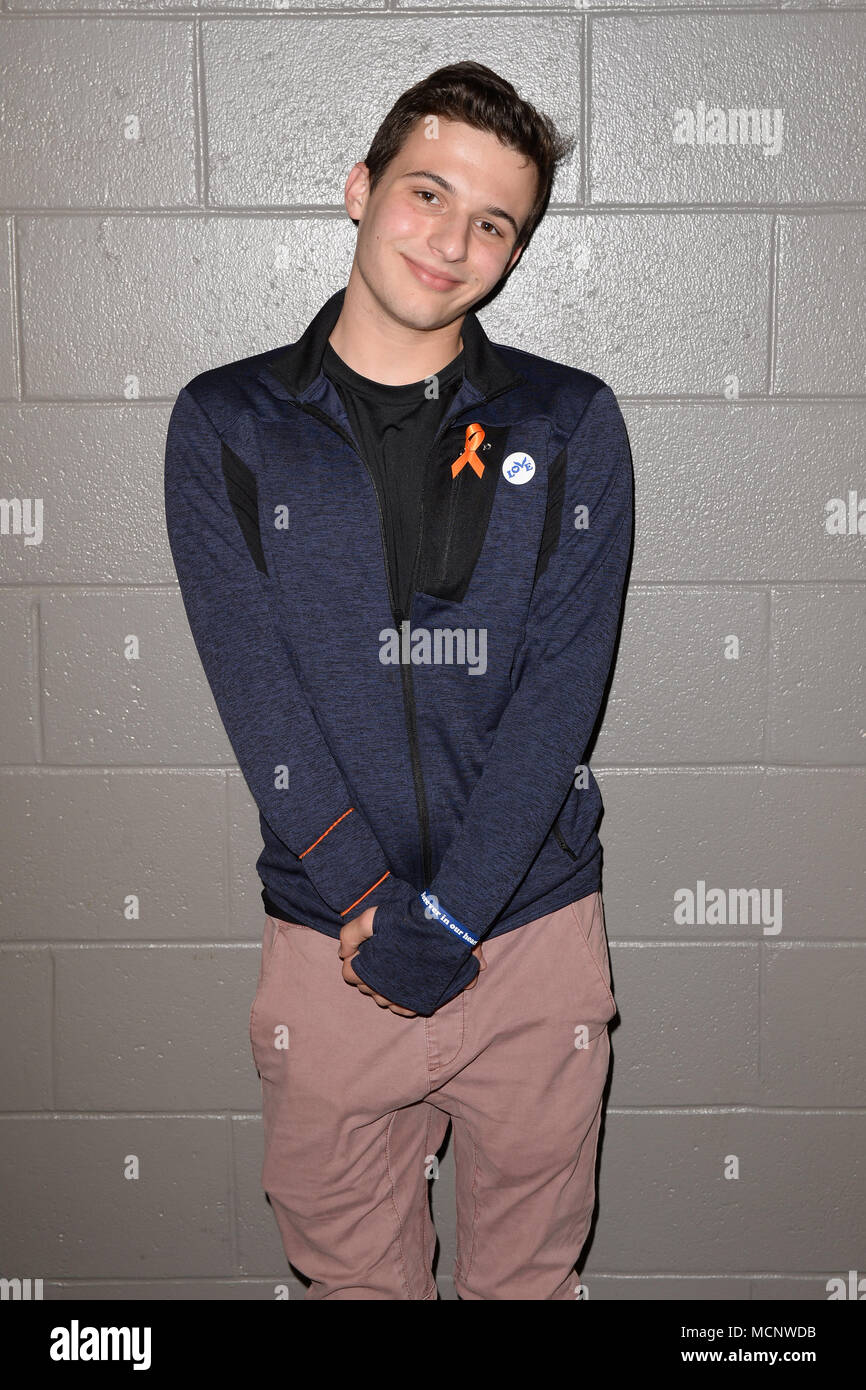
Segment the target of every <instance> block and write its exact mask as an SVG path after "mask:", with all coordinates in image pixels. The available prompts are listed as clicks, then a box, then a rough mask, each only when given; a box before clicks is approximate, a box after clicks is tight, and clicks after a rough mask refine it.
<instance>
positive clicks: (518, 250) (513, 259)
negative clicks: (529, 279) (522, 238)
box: [502, 243, 525, 275]
mask: <svg viewBox="0 0 866 1390" xmlns="http://www.w3.org/2000/svg"><path fill="white" fill-rule="evenodd" d="M524 244H525V243H524ZM522 255H523V246H517V247H515V249H514V250H513V251H512V253H511V256H510V258H509V261H508V265H507V266H506V267H505V269H504V270H503V272H502V274H503V275H507V274H508V272H509V270H511V268H512V266H515V265H516V264H517V262H518V261H519V260H520V257H521V256H522Z"/></svg>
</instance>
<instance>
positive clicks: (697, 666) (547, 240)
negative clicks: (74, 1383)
mask: <svg viewBox="0 0 866 1390" xmlns="http://www.w3.org/2000/svg"><path fill="white" fill-rule="evenodd" d="M79 11H81V13H79ZM0 38H2V44H0V55H2V56H0V80H2V105H0V129H2V156H0V207H2V209H3V215H4V224H3V232H4V237H5V243H4V245H5V254H4V255H3V257H2V260H0V464H2V468H0V493H2V495H3V496H4V497H6V498H25V499H35V498H41V499H43V509H44V510H43V516H44V522H43V525H44V534H43V538H42V542H41V543H40V544H38V545H27V544H25V543H24V539H23V536H21V535H20V534H18V535H16V534H14V533H11V534H3V535H2V536H0V560H2V586H0V640H2V649H3V654H4V660H3V662H2V666H0V796H2V809H0V824H2V836H3V854H2V859H3V862H2V943H0V958H2V965H3V969H2V975H0V994H2V1020H3V1021H2V1045H3V1051H4V1057H5V1058H6V1065H5V1066H4V1068H3V1074H2V1080H0V1087H2V1113H0V1135H2V1141H0V1273H2V1274H3V1275H6V1276H8V1277H12V1276H16V1275H17V1276H19V1277H25V1276H31V1277H40V1278H43V1279H44V1280H45V1289H46V1297H52V1298H64V1297H75V1298H82V1297H84V1298H94V1299H100V1298H105V1297H111V1298H137V1297H155V1298H168V1297H171V1298H209V1299H221V1298H232V1299H236V1298H270V1297H273V1291H274V1286H275V1285H277V1284H280V1283H283V1282H284V1281H285V1279H286V1275H287V1272H288V1271H287V1266H286V1264H285V1260H284V1256H283V1253H282V1248H281V1246H280V1244H279V1240H278V1236H277V1230H276V1225H275V1222H274V1221H273V1218H272V1214H271V1212H270V1209H269V1208H268V1206H267V1204H266V1202H265V1200H264V1197H263V1195H262V1193H261V1190H260V1187H259V1167H260V1144H261V1132H260V1121H259V1102H260V1092H259V1082H258V1079H257V1076H256V1072H255V1068H254V1065H253V1062H252V1058H251V1055H250V1054H249V1049H248V1038H247V1021H248V1011H249V1006H250V1002H251V1000H252V995H253V992H254V988H255V981H256V976H257V971H258V950H259V942H260V935H261V928H262V909H261V900H260V898H259V888H260V884H259V882H258V879H257V878H256V876H255V873H254V869H253V865H254V861H255V858H256V855H257V854H258V849H259V839H258V825H257V816H256V812H255V807H254V805H253V803H252V800H251V798H250V796H249V793H248V791H247V788H246V785H245V783H244V781H243V779H242V777H241V776H240V773H239V771H238V769H237V766H236V764H235V762H234V760H233V756H232V751H231V748H230V745H229V743H228V740H227V738H226V736H225V733H224V731H223V729H222V726H221V723H220V721H219V718H218V716H217V714H216V711H215V708H214V706H213V703H212V700H211V697H210V693H209V689H208V687H207V684H206V682H205V679H204V676H203V673H202V670H201V667H200V664H199V662H198V658H197V655H196V653H195V649H194V646H193V643H192V639H191V636H190V634H189V630H188V628H187V626H186V621H185V617H184V613H183V608H182V604H181V600H180V597H179V593H178V591H177V587H176V582H175V577H174V569H173V565H172V562H171V557H170V553H169V550H168V544H167V539H166V536H165V532H164V522H163V513H162V494H161V478H162V445H163V439H164V432H165V426H166V423H167V419H168V412H169V408H170V405H171V402H172V400H173V399H174V396H175V395H176V393H177V390H178V389H179V387H180V386H181V385H182V384H183V383H184V382H185V381H186V380H188V379H189V378H190V377H191V376H193V375H194V374H196V373H197V372H199V371H202V370H204V369H205V368H206V367H208V366H210V365H215V364H217V363H219V362H223V361H228V360H230V359H233V358H237V357H241V356H244V355H246V354H247V353H252V352H256V351H261V350H263V349H265V348H267V347H271V346H276V345H278V344H281V343H288V342H290V341H292V340H294V339H295V338H296V337H297V336H298V334H299V333H300V332H301V331H302V329H303V328H304V326H305V325H306V323H307V322H308V321H309V318H310V317H311V316H312V314H313V313H314V312H315V311H316V309H317V308H318V307H319V306H320V304H321V303H322V302H323V300H324V299H325V298H326V297H327V295H329V294H330V293H331V292H332V291H333V290H334V289H336V288H338V287H339V286H340V285H342V284H345V282H346V279H347V277H348V271H349V266H350V264H351V256H352V246H353V241H354V235H355V233H354V230H353V228H352V226H351V223H350V222H349V220H348V218H347V217H346V215H345V212H344V210H343V208H342V187H343V181H344V179H345V175H346V173H347V172H348V169H349V167H350V166H351V164H352V163H353V162H354V161H355V160H356V159H358V158H362V157H363V154H364V153H365V151H366V148H367V144H368V142H369V138H370V137H371V135H372V133H373V131H374V129H375V127H376V125H377V124H378V121H379V119H380V118H381V116H382V115H383V114H384V112H385V110H386V109H387V107H388V106H389V105H390V103H391V101H392V100H393V99H394V97H395V96H396V95H397V94H398V93H399V92H400V91H401V90H402V89H403V88H404V87H406V86H408V85H409V84H410V83H411V82H414V81H415V80H417V78H419V77H420V76H422V75H423V74H424V73H426V72H428V71H430V70H431V69H432V68H434V67H436V66H438V65H439V64H441V63H444V62H451V61H454V60H455V59H456V58H460V57H467V56H471V57H476V58H478V59H480V60H481V61H483V62H485V63H487V64H489V65H490V66H492V67H493V68H495V69H497V70H499V71H500V72H502V73H503V74H504V75H505V76H507V77H508V78H509V79H510V80H512V81H513V82H514V83H515V84H516V85H517V86H518V88H519V89H520V90H521V92H522V93H523V94H524V95H526V96H527V97H529V99H530V100H533V101H535V102H536V103H537V104H538V105H540V106H542V107H543V108H544V109H546V110H548V111H550V113H551V114H552V115H553V116H554V118H555V119H556V120H557V121H558V123H560V124H561V125H562V126H563V127H564V128H566V129H568V130H570V131H573V132H577V133H579V141H578V145H577V148H576V150H575V154H574V156H573V157H572V158H571V160H570V161H569V162H568V163H567V164H566V165H565V166H564V167H563V169H562V170H561V171H560V173H559V175H558V177H557V182H556V186H555V188H554V195H553V199H552V202H551V206H550V210H549V212H548V215H547V218H546V219H545V221H544V223H543V224H542V226H541V228H540V229H539V231H538V233H537V234H536V236H535V238H534V240H533V243H532V245H531V247H530V249H529V251H528V252H527V253H526V255H525V256H524V257H523V260H522V262H521V265H520V266H519V268H518V270H517V272H516V273H515V274H514V275H513V276H512V277H511V279H510V281H509V283H508V286H507V288H506V289H505V291H504V292H503V293H502V294H501V295H500V296H499V298H498V299H497V300H496V301H495V303H493V304H492V305H490V306H489V307H488V308H487V309H486V310H484V311H483V313H482V321H483V322H484V325H485V328H486V330H487V332H488V334H489V335H490V336H491V337H492V338H493V340H494V341H503V342H510V343H513V344H514V345H516V346H518V347H525V348H527V349H529V350H530V351H535V352H539V353H542V354H543V355H546V356H549V357H554V358H556V359H558V360H560V361H565V362H568V363H571V364H573V365H576V366H581V367H584V368H587V369H588V370H591V371H593V372H596V373H597V374H598V375H600V376H602V377H603V378H604V379H605V380H607V381H608V382H610V384H611V385H612V386H613V388H614V390H615V391H616V392H617V394H618V396H619V399H620V402H621V404H622V407H623V411H624V414H625V416H626V421H627V424H628V427H629V431H630V435H631V439H632V447H633V453H634V462H635V474H636V488H637V539H636V547H635V560H634V566H633V570H632V576H631V590H630V594H629V598H628V603H627V607H626V617H625V625H624V631H623V637H622V643H621V647H620V653H619V659H618V665H617V670H616V675H615V680H614V684H613V688H612V691H611V695H610V700H609V703H608V709H607V717H606V722H605V725H604V727H603V730H602V732H601V735H600V737H599V739H598V742H597V745H596V749H595V752H594V755H593V766H594V768H595V770H596V773H597V775H598V778H599V782H600V785H601V789H602V794H603V796H604V798H605V804H606V808H607V814H606V816H605V820H604V823H603V826H602V836H603V840H604V844H605V880H604V888H605V904H606V918H607V927H608V932H609V936H610V941H611V959H612V969H613V979H614V990H615V993H616V997H617V1001H618V1003H619V1008H620V1015H621V1018H620V1022H619V1023H618V1025H617V1026H616V1027H615V1028H614V1029H613V1031H612V1049H613V1068H612V1080H611V1089H610V1096H609V1100H608V1109H607V1117H606V1121H605V1127H604V1131H603V1137H602V1146H601V1152H602V1160H601V1170H600V1182H599V1213H598V1221H597V1225H596V1228H595V1232H594V1237H593V1241H592V1245H591V1247H590V1250H589V1255H588V1259H587V1261H586V1265H585V1268H584V1273H583V1278H584V1283H585V1285H586V1287H587V1290H588V1292H589V1296H590V1297H591V1298H598V1299H605V1298H610V1299H633V1298H642V1299H678V1298H701V1299H709V1300H714V1299H721V1300H724V1299H731V1298H743V1297H745V1298H752V1299H757V1300H762V1299H763V1300H773V1299H778V1298H802V1299H807V1300H808V1299H824V1298H826V1297H827V1293H826V1283H827V1280H828V1279H829V1278H831V1277H833V1276H836V1275H842V1276H847V1272H848V1271H849V1270H850V1269H857V1270H858V1271H859V1272H860V1273H861V1274H862V1273H864V1272H866V1239H864V1227H863V1210H864V1182H863V1172H862V1166H858V1165H862V1160H863V1153H864V1151H866V1145H864V1137H866V1135H864V1130H866V1123H864V1111H866V1083H864V1068H863V1057H864V1043H866V1021H864V1020H866V1010H864V1007H863V998H864V984H866V939H864V911H863V902H864V887H866V885H864V878H863V867H864V854H863V825H864V786H866V781H864V779H866V713H864V705H863V694H862V689H863V687H862V676H863V649H864V636H866V622H864V593H866V569H864V546H866V539H864V536H863V535H862V534H857V533H853V534H842V535H831V534H829V533H828V531H827V529H826V525H825V521H826V506H827V503H828V502H829V501H830V499H832V498H842V499H844V500H845V501H846V502H847V499H848V494H849V492H856V493H857V495H858V498H861V499H863V498H866V473H864V462H863V461H864V444H866V378H864V359H866V322H864V313H863V306H864V282H866V275H864V271H866V217H864V199H866V162H864V160H863V157H862V139H863V137H862V132H863V128H864V116H866V110H864V107H866V98H864V94H866V81H864V76H866V61H864V60H866V13H864V8H863V4H862V3H861V4H848V5H845V6H841V5H835V4H826V3H825V4H815V5H812V6H806V5H804V4H799V3H787V0H780V3H777V4H766V5H763V6H761V5H753V4H749V5H745V4H737V3H729V4H727V5H725V6H720V5H712V4H701V3H693V4H690V5H682V6H678V5H677V4H675V3H672V4H669V5H665V6H664V7H662V6H655V5H653V4H652V3H651V2H650V0H648V3H645V4H637V3H636V4H632V5H629V6H617V7H612V6H610V7H609V6H606V5H605V4H604V3H588V4H575V5H573V6H569V5H557V4H547V3H544V0H537V2H536V3H526V4H506V5H501V4H500V5H496V4H485V3H476V4H469V5H467V4H460V3H454V4H450V5H448V4H444V5H439V4H427V3H425V0H416V3H396V0H394V3H390V0H389V3H385V4H375V3H369V4H366V3H364V0H347V3H345V4H343V5H340V6H337V5H331V4H328V3H317V0H309V3H303V0H298V3H295V4H292V5H291V6H284V5H282V4H276V5H274V6H267V5H263V6H261V7H259V6H257V5H255V4H254V3H247V2H246V0H221V3H219V4H216V5H210V4H208V3H207V0H201V2H200V4H199V5H198V6H197V7H193V6H191V5H186V4H184V3H183V0H164V3H162V4H159V3H154V4H151V5H148V6H146V7H145V6H141V7H140V8H132V6H131V5H126V4H124V3H123V2H122V0H43V3H41V4H40V3H38V0H34V3H30V4H24V3H16V0H5V3H4V4H3V6H2V11H0ZM701 103H705V104H706V106H712V105H713V104H718V105H719V106H720V107H721V108H723V109H724V110H725V111H727V110H728V109H729V108H738V107H755V108H758V109H760V110H763V109H764V108H766V110H767V113H768V120H767V125H766V126H765V127H759V128H758V129H757V133H758V134H759V135H760V137H761V140H763V141H764V143H763V144H761V143H750V142H748V141H747V142H745V143H744V142H743V141H742V140H739V141H738V140H734V141H731V142H728V143H724V144H714V145H713V144H701V143H698V144H692V145H689V144H683V143H678V142H676V141H675V140H674V138H673V134H672V131H673V124H674V120H675V116H674V113H675V112H676V110H677V108H688V109H689V110H691V111H692V112H695V113H699V111H700V109H701ZM776 112H780V113H781V116H782V124H781V140H780V141H778V142H777V144H776V147H773V143H772V142H773V140H774V139H775V138H776V136H775V135H774V134H773V132H774V131H775V132H776V135H778V133H779V131H778V116H777V115H775V114H774V113H776ZM774 121H775V122H776V125H775V126H774V124H773V122H774ZM737 129H738V128H737ZM737 129H735V130H734V132H733V133H734V134H735V135H736V134H737ZM765 135H766V136H767V139H766V140H764V136H765ZM765 150H766V151H767V152H765ZM862 526H863V528H864V529H866V516H864V518H863V521H862ZM131 642H132V643H134V644H137V650H136V652H135V653H134V654H133V656H132V658H130V655H129V651H130V643H131ZM699 884H704V885H706V888H707V890H708V891H709V890H710V889H715V888H719V889H722V890H724V891H725V892H726V893H728V892H729V891H731V890H734V891H735V890H747V889H750V888H759V889H764V890H767V902H768V903H769V902H772V901H773V893H774V892H775V893H777V894H781V902H782V904H783V913H782V917H781V920H779V919H778V917H777V918H776V920H775V922H774V923H773V924H772V925H771V924H770V921H769V917H763V918H753V919H752V920H750V921H747V922H745V923H734V924H731V923H729V924H727V925H716V924H710V923H708V922H702V921H698V922H696V923H694V924H691V925H689V924H687V923H684V922H683V921H682V920H681V914H680V913H679V910H678V906H677V904H678V902H679V901H680V895H681V893H682V890H685V889H691V890H692V891H693V892H698V891H699ZM130 904H132V909H131V908H130ZM130 1155H136V1156H137V1159H138V1162H139V1164H140V1176H139V1179H138V1180H137V1181H129V1180H128V1179H127V1178H126V1177H125V1176H124V1165H125V1163H126V1162H127V1161H128V1156H130ZM734 1158H735V1159H736V1160H738V1164H739V1176H738V1177H735V1178H732V1177H730V1176H726V1173H727V1172H729V1171H730V1169H731V1167H732V1160H733V1159H734ZM434 1210H435V1212H436V1217H437V1225H438V1229H439V1233H440V1240H441V1243H442V1251H441V1256H440V1262H439V1271H438V1272H439V1279H440V1286H441V1289H442V1293H443V1296H444V1297H446V1298H448V1297H453V1296H454V1295H453V1289H452V1288H451V1286H450V1281H449V1276H450V1271H451V1265H452V1262H453V1254H454V1250H453V1235H454V1214H453V1168H452V1159H451V1155H450V1152H449V1154H448V1155H447V1156H446V1159H445V1162H444V1164H443V1166H442V1169H441V1177H440V1181H438V1182H437V1183H436V1184H434ZM289 1282H290V1288H291V1294H292V1297H294V1298H298V1297H300V1296H301V1295H302V1288H301V1286H300V1285H298V1284H297V1283H296V1282H294V1281H293V1280H290V1281H289Z"/></svg>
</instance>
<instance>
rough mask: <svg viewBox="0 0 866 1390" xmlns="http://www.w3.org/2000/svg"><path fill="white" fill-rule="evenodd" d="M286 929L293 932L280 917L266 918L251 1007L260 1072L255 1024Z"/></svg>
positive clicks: (253, 1043)
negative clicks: (257, 975)
mask: <svg viewBox="0 0 866 1390" xmlns="http://www.w3.org/2000/svg"><path fill="white" fill-rule="evenodd" d="M284 929H285V930H291V924H289V923H287V922H281V921H280V919H279V918H278V917H268V916H266V917H265V927H264V931H263V933H262V953H261V958H260V962H259V978H258V983H257V984H256V992H255V994H254V995H253V1002H252V1004H251V1005H250V1019H249V1034H250V1047H251V1049H252V1054H253V1060H254V1061H255V1063H256V1068H257V1070H258V1071H259V1072H260V1071H261V1067H260V1066H259V1058H258V1055H257V1053H256V1039H255V1022H256V1012H257V1010H258V1007H259V1004H260V1003H261V999H262V995H263V993H264V991H265V989H266V988H267V984H268V981H269V980H270V978H271V975H272V973H273V966H274V961H275V959H276V955H277V952H278V951H279V949H280V944H281V942H282V941H283V940H284Z"/></svg>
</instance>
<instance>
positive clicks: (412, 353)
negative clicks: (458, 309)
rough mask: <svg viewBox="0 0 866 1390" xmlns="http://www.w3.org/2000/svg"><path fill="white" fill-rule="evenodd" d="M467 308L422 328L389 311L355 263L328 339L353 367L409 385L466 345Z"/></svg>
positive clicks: (384, 380) (384, 381)
mask: <svg viewBox="0 0 866 1390" xmlns="http://www.w3.org/2000/svg"><path fill="white" fill-rule="evenodd" d="M464 317H465V312H464V313H463V314H461V315H460V317H459V318H457V319H455V320H454V321H453V323H447V324H445V325H443V327H441V328H431V329H418V328H413V327H411V325H409V324H404V323H400V322H399V321H398V320H397V319H394V318H392V317H391V316H390V315H388V314H386V313H385V310H384V309H383V308H382V306H381V305H380V304H379V303H378V302H377V301H376V300H375V299H374V298H373V296H372V294H371V293H370V291H369V289H368V287H367V286H366V284H365V283H364V281H363V280H362V279H361V277H360V275H358V273H357V270H356V267H355V266H354V265H353V266H352V272H351V275H350V276H349V283H348V285H347V286H346V293H345V295H344V296H343V307H342V309H341V310H340V317H339V318H338V319H337V322H336V323H335V324H334V327H333V328H332V330H331V333H330V336H329V338H328V342H329V343H330V344H331V347H332V348H333V349H334V351H335V352H336V354H337V356H338V357H341V358H342V359H343V361H344V362H345V363H346V364H347V366H349V367H351V368H352V371H354V372H358V373H359V375H360V376H366V377H369V378H370V380H371V381H378V382H381V384H382V385H383V386H407V385H408V384H409V383H410V382H413V381H422V380H423V379H424V378H425V377H429V376H434V375H435V374H436V372H441V370H442V368H443V367H447V365H448V363H449V362H452V361H453V360H454V358H455V357H456V356H457V354H458V353H459V352H460V351H461V350H462V348H463V339H462V337H461V336H460V329H461V327H462V325H463V319H464Z"/></svg>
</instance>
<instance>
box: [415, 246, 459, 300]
mask: <svg viewBox="0 0 866 1390" xmlns="http://www.w3.org/2000/svg"><path fill="white" fill-rule="evenodd" d="M401 255H403V259H404V261H405V262H406V264H407V265H408V267H409V269H410V270H411V271H412V273H413V275H414V276H415V277H416V279H418V280H420V281H421V284H422V285H426V286H427V287H428V289H431V290H440V291H442V290H453V289H454V288H455V287H456V286H457V285H459V284H460V283H461V282H460V281H459V280H454V279H452V277H451V276H450V275H439V274H437V272H436V271H433V270H428V269H427V267H426V266H423V265H419V263H418V262H417V261H413V260H410V258H409V257H408V256H406V255H404V254H403V253H402V252H401Z"/></svg>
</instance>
